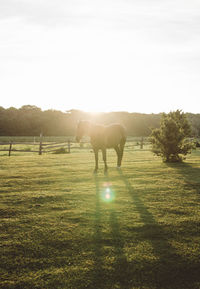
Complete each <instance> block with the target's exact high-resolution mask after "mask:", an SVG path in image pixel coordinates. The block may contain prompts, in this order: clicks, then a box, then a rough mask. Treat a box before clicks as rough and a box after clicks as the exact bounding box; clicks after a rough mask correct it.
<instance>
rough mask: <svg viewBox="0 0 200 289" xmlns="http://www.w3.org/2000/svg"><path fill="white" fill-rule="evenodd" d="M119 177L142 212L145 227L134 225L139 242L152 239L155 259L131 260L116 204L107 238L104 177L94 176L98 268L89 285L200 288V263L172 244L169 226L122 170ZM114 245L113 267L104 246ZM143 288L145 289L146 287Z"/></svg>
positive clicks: (103, 286) (111, 214)
mask: <svg viewBox="0 0 200 289" xmlns="http://www.w3.org/2000/svg"><path fill="white" fill-rule="evenodd" d="M118 172H119V178H120V179H121V180H122V181H123V183H124V184H125V187H126V189H127V192H128V194H129V196H130V198H131V199H132V201H133V202H132V203H133V204H134V209H135V210H136V211H137V212H138V213H139V215H140V218H141V221H142V222H143V224H144V225H143V227H141V226H140V227H134V234H133V238H134V236H135V234H136V235H137V240H132V241H134V242H135V243H137V242H138V240H139V241H145V240H148V241H149V242H150V243H151V245H152V248H153V254H154V256H155V259H154V261H151V262H145V261H144V260H142V259H141V261H140V263H139V264H138V260H135V261H134V260H133V261H128V258H127V257H128V256H127V255H126V254H125V252H124V248H125V244H126V242H128V240H125V239H124V236H123V235H122V233H121V232H120V226H119V222H118V216H117V213H116V211H115V210H114V206H111V207H110V209H109V224H108V225H109V227H110V238H109V240H107V239H106V238H105V235H104V233H103V232H102V225H103V224H102V222H103V219H104V218H103V210H102V208H101V200H100V193H101V192H100V191H101V187H100V178H99V177H98V175H95V176H94V180H95V185H96V212H95V222H94V248H93V252H94V270H93V273H92V274H93V277H92V279H93V280H92V282H91V286H89V287H87V288H95V287H97V288H98V289H101V288H115V286H118V287H116V288H124V289H125V288H126V289H130V288H134V286H135V287H137V288H141V287H139V286H143V287H144V288H159V289H160V288H163V289H166V288H167V289H179V288H180V289H182V288H187V289H189V288H191V289H194V288H198V285H196V284H199V282H200V277H199V266H200V263H199V262H196V263H192V262H191V261H189V260H187V259H185V258H183V257H182V256H181V255H179V254H178V253H177V251H176V249H175V248H174V247H173V246H172V245H171V244H170V242H169V238H170V236H169V235H168V233H166V230H165V227H164V226H163V225H160V224H159V223H157V221H156V220H155V218H154V216H153V214H152V213H151V212H150V211H149V210H148V208H147V207H146V206H145V204H144V203H143V201H142V199H141V197H140V195H139V194H138V193H137V192H136V191H135V190H134V189H133V187H132V185H131V183H130V181H129V179H128V178H127V177H126V176H124V174H123V171H121V170H119V171H118ZM104 179H105V181H107V182H111V181H112V178H110V177H109V175H108V173H107V175H106V176H104ZM108 245H109V246H111V247H112V250H113V252H114V261H113V264H112V268H111V269H110V270H107V269H106V267H105V257H106V256H105V254H106V253H105V251H104V246H108ZM143 287H142V288H143Z"/></svg>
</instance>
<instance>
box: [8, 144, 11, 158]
mask: <svg viewBox="0 0 200 289" xmlns="http://www.w3.org/2000/svg"><path fill="white" fill-rule="evenodd" d="M11 151H12V142H10V147H9V153H8V156H9V157H10V155H11Z"/></svg>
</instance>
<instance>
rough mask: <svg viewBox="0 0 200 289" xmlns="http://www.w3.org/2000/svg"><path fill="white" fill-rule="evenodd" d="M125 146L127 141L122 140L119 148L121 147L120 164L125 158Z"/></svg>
mask: <svg viewBox="0 0 200 289" xmlns="http://www.w3.org/2000/svg"><path fill="white" fill-rule="evenodd" d="M124 146H125V142H124V141H122V142H121V143H120V145H119V149H120V166H121V163H122V158H123V153H124Z"/></svg>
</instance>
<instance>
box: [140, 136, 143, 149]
mask: <svg viewBox="0 0 200 289" xmlns="http://www.w3.org/2000/svg"><path fill="white" fill-rule="evenodd" d="M143 145H144V138H143V137H142V138H141V143H140V149H143Z"/></svg>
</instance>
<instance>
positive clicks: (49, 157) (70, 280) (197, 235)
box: [0, 150, 200, 289]
mask: <svg viewBox="0 0 200 289" xmlns="http://www.w3.org/2000/svg"><path fill="white" fill-rule="evenodd" d="M13 154H14V153H13ZM108 165H109V172H108V175H107V176H105V175H104V174H103V163H102V161H101V162H100V170H99V173H98V174H97V175H93V167H94V156H93V153H91V152H90V150H77V151H76V152H73V153H71V154H64V155H62V154H60V155H59V154H58V155H53V154H44V155H42V156H39V155H37V154H32V153H30V154H29V153H27V154H24V155H23V154H19V153H18V154H17V153H16V154H15V155H13V156H11V157H8V156H3V155H1V156H0V194H1V204H0V218H1V222H0V240H1V241H0V288H5V289H6V288H20V289H21V288H23V289H24V288H32V289H33V288H38V289H42V288H45V289H47V288H52V289H53V288H56V289H57V288H63V289H64V288H65V289H66V288H67V289H76V288H80V289H81V288H94V289H101V288H102V289H110V288H124V289H129V288H130V289H136V288H137V289H147V288H148V289H153V288H155V289H164V288H165V289H166V288H168V289H190V288H192V289H197V288H198V289H199V288H200V151H199V150H196V151H194V152H193V153H192V154H191V155H190V156H189V157H188V158H187V160H186V161H185V162H184V163H182V164H170V165H167V164H166V163H162V161H161V159H160V158H158V157H155V156H153V155H152V153H151V152H150V151H148V150H143V151H142V150H136V151H134V150H129V151H128V150H127V151H125V155H124V161H123V168H122V169H121V171H118V170H117V169H116V168H115V166H116V157H115V153H114V152H113V151H112V150H109V152H108ZM105 185H107V186H109V188H110V190H111V191H112V193H113V195H114V199H113V200H112V202H109V199H107V201H105V200H103V198H101V196H102V194H103V193H104V191H105V189H106V187H105Z"/></svg>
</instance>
